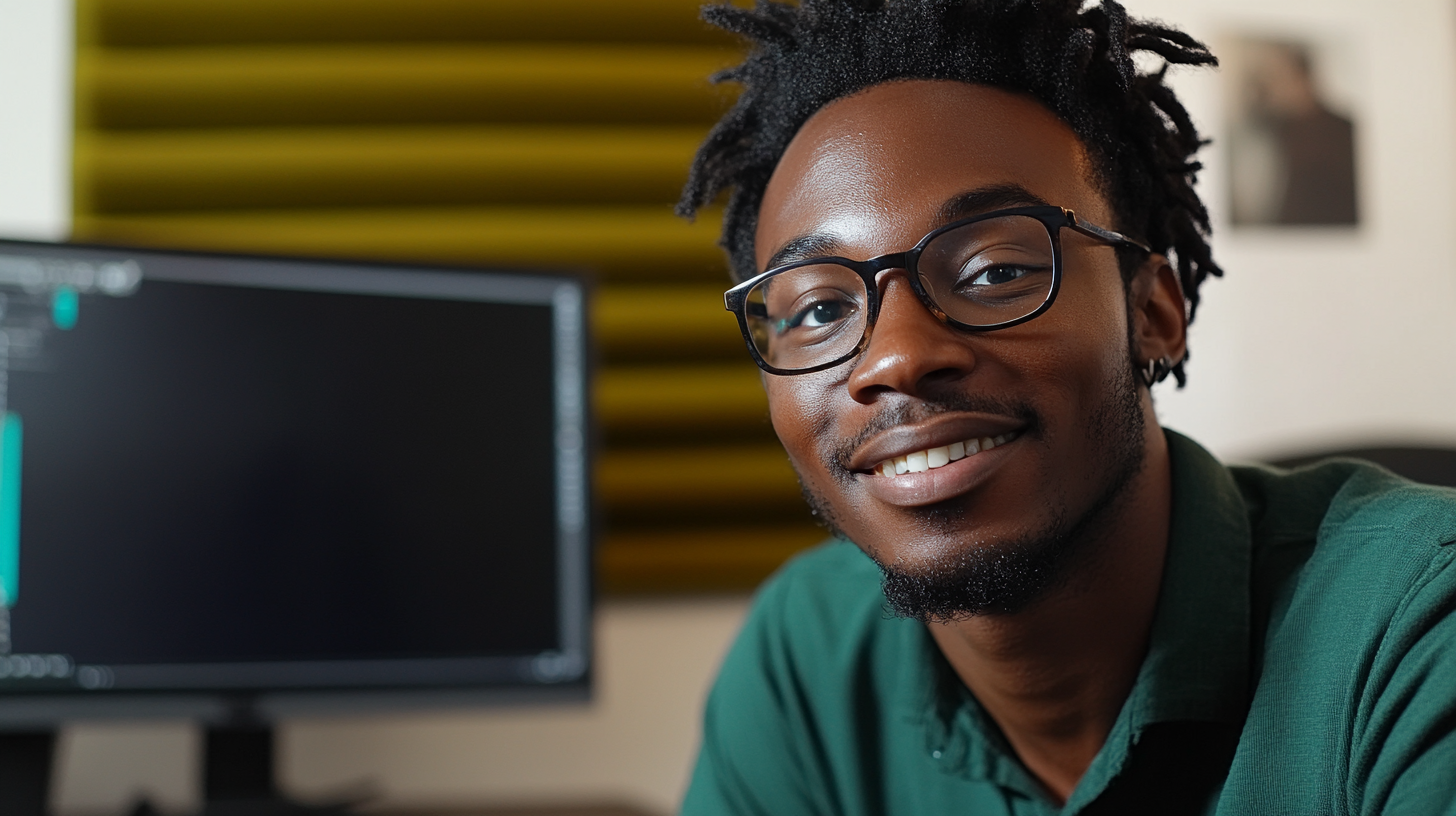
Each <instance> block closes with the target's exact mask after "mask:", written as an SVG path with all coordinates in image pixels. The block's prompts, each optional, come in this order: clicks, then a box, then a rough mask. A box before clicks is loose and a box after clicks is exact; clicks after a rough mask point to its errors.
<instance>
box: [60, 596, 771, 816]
mask: <svg viewBox="0 0 1456 816" xmlns="http://www.w3.org/2000/svg"><path fill="white" fill-rule="evenodd" d="M746 608H747V599H746V598H743V597H738V596H732V597H714V598H691V599H664V600H652V601H620V600H619V601H608V602H606V603H603V604H601V605H599V607H598V610H597V615H596V628H597V639H596V645H597V667H596V668H597V673H596V676H595V678H594V680H595V684H596V689H595V699H594V701H593V702H592V703H591V704H590V705H573V706H554V707H537V708H519V709H506V710H481V711H443V712H438V713H434V714H423V715H422V714H412V715H408V716H400V715H396V716H377V717H354V718H339V719H320V720H313V721H295V722H291V723H287V724H285V725H284V727H283V728H282V730H281V734H280V736H281V746H280V748H281V756H280V758H279V764H280V768H279V776H280V781H281V782H282V783H283V784H284V786H285V787H286V788H287V789H288V790H289V791H290V792H291V793H293V794H294V795H296V796H299V797H305V798H313V799H322V800H328V799H330V798H337V797H339V796H349V795H351V794H357V793H368V794H372V795H377V796H380V797H383V799H384V800H385V801H388V802H390V803H392V804H397V805H409V806H421V807H431V806H449V805H481V804H499V805H515V804H522V803H546V804H554V803H561V804H572V803H616V804H626V805H632V806H636V807H639V808H642V809H644V810H647V811H648V812H656V813H670V812H672V811H673V810H675V809H676V806H677V802H678V800H679V799H680V798H681V796H682V792H683V788H684V786H685V784H686V781H687V775H688V771H689V769H690V767H691V763H692V761H693V758H694V756H695V754H696V751H697V741H698V717H699V714H700V709H701V708H702V704H703V699H704V696H705V694H706V691H707V688H708V684H709V682H710V681H711V680H712V676H713V674H714V672H715V670H716V668H717V665H718V661H719V660H720V659H721V657H722V654H723V652H724V651H725V650H726V648H727V645H728V643H729V641H730V640H731V639H732V637H733V635H734V633H736V632H737V630H738V626H739V624H740V622H741V620H742V616H743V613H744V611H745V610H746ZM198 744H199V741H198V734H197V731H196V729H194V728H193V727H191V726H189V725H188V724H186V723H91V724H87V725H84V726H81V727H75V728H72V729H69V730H68V731H67V732H66V733H65V734H64V735H63V738H62V746H61V750H60V752H59V753H60V759H61V762H60V765H59V767H58V769H57V771H58V778H57V779H56V783H55V791H54V794H55V795H54V798H55V805H56V807H57V810H58V811H59V812H60V813H62V814H100V813H110V814H115V813H117V812H119V811H120V810H121V808H122V807H123V806H124V805H125V804H126V803H127V802H129V801H132V800H133V799H135V798H136V797H137V796H140V795H146V796H148V797H150V798H152V799H153V801H154V802H155V803H156V804H158V805H159V806H163V807H165V808H167V809H169V810H172V811H174V812H187V811H189V810H191V809H193V808H195V806H196V804H197V802H198V800H199V798H200V797H199V791H198V785H199V782H198V777H197V765H196V750H197V746H198Z"/></svg>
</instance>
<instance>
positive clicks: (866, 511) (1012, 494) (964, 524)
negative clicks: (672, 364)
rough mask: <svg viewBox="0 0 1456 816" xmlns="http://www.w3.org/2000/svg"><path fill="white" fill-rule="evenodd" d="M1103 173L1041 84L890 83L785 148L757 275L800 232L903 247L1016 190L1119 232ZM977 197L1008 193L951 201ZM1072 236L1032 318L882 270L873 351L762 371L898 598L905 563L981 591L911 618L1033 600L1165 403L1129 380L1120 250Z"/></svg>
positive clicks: (790, 441)
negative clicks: (975, 304)
mask: <svg viewBox="0 0 1456 816" xmlns="http://www.w3.org/2000/svg"><path fill="white" fill-rule="evenodd" d="M1092 175H1093V174H1092V168H1091V164H1090V161H1089V158H1088V156H1087V154H1086V151H1085V149H1084V148H1083V146H1082V145H1081V143H1080V142H1079V140H1078V139H1077V138H1076V136H1075V135H1074V134H1073V133H1072V132H1071V130H1070V129H1068V128H1067V127H1066V126H1065V125H1064V124H1062V123H1061V122H1060V121H1059V120H1058V119H1057V118H1056V117H1055V116H1054V115H1053V114H1052V113H1051V112H1050V111H1048V110H1047V109H1045V108H1044V107H1042V106H1041V105H1040V104H1038V103H1036V102H1035V101H1032V100H1030V99H1028V98H1025V97H1022V96H1018V95H1014V94H1011V93H1008V92H1005V91H1000V90H996V89H992V88H988V87H984V86H977V85H968V84H963V83H957V82H948V81H907V82H896V83H889V84H884V85H879V86H875V87H873V88H870V89H868V90H866V91H863V92H861V93H859V94H857V95H855V96H852V97H849V98H846V99H842V100H839V101H836V102H834V103H832V104H830V105H828V106H826V107H825V108H824V109H822V110H821V111H820V112H819V113H818V114H816V115H815V116H814V117H813V118H812V119H810V120H809V122H807V123H806V124H805V125H804V127H803V128H802V130H801V131H800V132H799V134H798V135H797V136H796V137H795V138H794V140H793V142H792V143H791V144H790V145H789V148H788V149H787V150H786V151H785V153H784V155H783V158H782V159H781V161H780V163H779V165H778V167H777V168H776V170H775V171H774V175H773V177H772V179H771V180H770V181H769V184H768V186H767V188H766V190H765V194H764V200H763V204H762V207H761V208H760V211H759V226H758V230H757V233H756V237H755V240H756V253H757V256H756V260H757V262H758V266H759V269H760V270H762V269H764V268H767V267H768V266H769V265H770V262H771V261H772V263H773V264H778V263H783V262H786V261H787V260H793V259H795V258H797V257H799V256H798V255H790V256H788V257H785V256H784V254H783V253H782V250H784V249H785V247H786V246H788V245H789V244H790V242H794V241H796V240H798V239H804V238H806V237H807V238H811V239H812V240H810V241H807V242H805V241H802V240H800V241H799V243H798V244H797V245H798V246H805V245H808V246H812V247H813V249H812V250H811V252H810V254H813V255H841V256H845V257H848V258H854V259H867V258H872V257H876V256H879V255H883V254H888V253H893V252H901V251H904V250H906V249H909V248H910V247H912V246H914V245H915V244H916V243H917V242H918V241H919V240H920V239H921V237H922V236H924V235H925V234H926V233H927V232H929V231H931V230H933V229H935V228H936V227H939V226H941V225H943V224H945V223H947V222H948V221H951V220H955V219H957V218H963V217H966V216H968V215H973V214H975V212H976V211H977V210H988V209H996V208H1002V207H1009V206H1018V205H1023V204H1028V205H1029V204H1038V203H1048V204H1054V205H1057V206H1060V207H1066V208H1070V209H1072V210H1074V211H1076V213H1077V215H1078V216H1080V217H1081V218H1083V219H1085V220H1087V221H1090V222H1092V223H1095V224H1099V225H1102V226H1106V227H1109V228H1113V229H1116V228H1118V226H1119V225H1118V224H1116V222H1115V219H1114V218H1113V214H1112V212H1111V211H1110V209H1109V207H1108V204H1107V202H1106V201H1105V199H1104V198H1103V196H1102V194H1101V193H1100V192H1098V190H1097V189H1096V188H1095V186H1094V183H1093V182H1092V180H1091V179H1092ZM983 191H993V192H995V193H996V195H993V196H990V197H989V199H994V200H983V201H981V202H979V203H976V204H974V205H973V206H972V207H971V211H966V208H965V207H961V208H959V209H957V208H956V207H955V206H954V205H955V204H956V203H957V202H961V203H964V202H966V201H969V200H972V199H974V198H975V196H974V195H973V194H975V193H977V192H983ZM1017 191H1020V192H1017ZM968 194H971V195H968ZM982 198H983V199H986V198H987V197H985V196H983V197H982ZM1060 237H1061V241H1062V247H1063V253H1064V259H1065V261H1064V276H1063V280H1062V288H1061V291H1060V293H1059V294H1058V296H1057V300H1056V303H1055V304H1054V305H1053V306H1052V307H1051V309H1050V310H1048V311H1047V312H1046V313H1045V314H1043V315H1042V316H1040V317H1038V318H1037V319H1035V320H1032V321H1030V322H1028V323H1024V324H1022V325H1019V326H1015V327H1012V328H1009V329H1004V330H1001V331H995V332H988V333H980V334H973V333H967V332H963V331H960V330H957V329H954V328H951V327H949V326H946V325H944V324H942V323H941V322H939V321H938V320H937V319H936V318H935V317H934V316H933V315H932V314H931V313H930V312H929V311H927V310H926V308H925V307H924V306H923V305H922V304H921V303H920V301H919V300H918V299H917V298H916V296H915V294H914V292H913V291H912V290H911V288H910V287H909V285H908V284H907V282H906V278H905V272H904V270H898V269H897V270H887V271H885V272H883V273H881V275H880V277H879V281H878V283H879V288H880V292H881V296H882V305H881V309H880V314H879V318H878V321H877V323H876V325H875V327H874V328H873V330H872V333H871V337H870V340H869V345H868V347H867V348H866V349H865V351H864V352H863V353H862V354H861V355H860V356H858V357H856V358H854V359H853V360H850V361H849V362H846V363H844V364H842V365H839V366H836V367H834V368H831V369H829V370H826V371H821V372H816V373H811V374H801V375H796V376H773V375H765V378H764V380H765V387H766V389H767V391H768V397H769V405H770V409H771V413H772V417H773V424H774V428H775V430H776V431H777V433H778V435H779V438H780V439H781V440H782V441H783V444H784V447H785V448H786V449H787V450H788V453H789V457H790V459H791V460H792V462H793V464H794V466H795V468H796V469H797V470H798V473H799V476H800V479H801V480H802V482H803V484H804V487H805V490H806V493H807V494H808V495H809V496H810V500H811V502H812V503H813V504H814V505H815V507H816V509H817V510H818V511H819V512H820V514H821V515H823V516H825V517H826V521H828V522H829V523H830V524H831V525H833V526H834V527H835V528H837V529H838V530H839V531H840V532H842V533H843V534H844V535H846V536H847V537H849V538H850V539H851V540H852V541H854V542H855V543H856V544H858V545H859V546H860V547H861V548H862V549H864V550H865V551H866V552H867V553H869V554H870V555H871V556H872V557H874V558H875V560H876V561H878V562H879V563H880V564H881V566H882V567H885V568H886V569H887V573H888V575H889V579H887V592H888V591H889V589H890V586H891V579H894V578H895V577H896V576H899V577H900V578H901V579H905V580H908V581H909V582H910V584H909V586H910V589H909V590H908V591H909V592H910V593H911V594H912V595H914V594H916V593H917V592H921V589H920V588H917V587H920V586H921V585H919V584H916V582H917V581H921V580H923V579H926V580H930V581H931V583H932V584H933V583H934V581H935V580H939V581H940V582H941V583H942V584H945V583H948V584H950V585H951V589H952V591H953V593H954V592H960V591H961V589H962V588H964V589H965V593H968V594H966V595H965V597H957V598H953V599H951V600H949V601H945V600H944V599H942V600H940V601H937V600H935V599H934V598H928V597H927V598H920V599H919V600H918V601H917V600H916V599H915V598H911V599H910V600H909V602H908V603H907V604H906V605H905V606H904V607H903V611H906V613H907V614H913V615H917V616H931V617H946V616H954V615H956V614H963V613H976V612H987V611H1011V610H1013V609H1015V608H1019V607H1020V606H1022V605H1024V604H1025V603H1027V602H1029V601H1030V600H1032V599H1034V598H1035V597H1036V595H1037V594H1038V593H1039V592H1040V591H1041V590H1042V589H1044V588H1045V587H1046V585H1047V584H1048V583H1049V582H1050V581H1051V580H1052V578H1053V577H1054V573H1055V572H1056V569H1055V567H1056V566H1057V565H1058V564H1059V563H1060V562H1061V561H1062V560H1063V559H1062V555H1064V554H1065V552H1066V551H1067V550H1068V548H1069V546H1070V542H1075V541H1077V540H1079V539H1085V538H1087V537H1088V536H1089V535H1093V537H1095V535H1094V534H1093V532H1092V528H1094V527H1096V526H1097V525H1095V524H1093V522H1094V521H1095V520H1096V519H1097V518H1099V517H1102V516H1105V515H1106V514H1107V512H1108V511H1109V509H1110V508H1115V506H1116V504H1117V499H1118V497H1119V494H1120V493H1121V492H1122V488H1123V487H1124V486H1125V485H1127V484H1128V483H1129V481H1130V480H1131V479H1132V478H1133V476H1134V475H1135V474H1136V473H1137V472H1138V470H1139V468H1140V467H1141V464H1142V452H1143V443H1144V440H1145V438H1146V434H1147V432H1148V422H1147V420H1146V417H1148V416H1150V413H1149V411H1150V406H1151V404H1150V402H1149V401H1148V400H1147V399H1146V396H1145V394H1144V393H1143V392H1142V391H1141V390H1140V389H1138V388H1137V387H1136V386H1135V385H1134V383H1133V380H1132V372H1133V367H1132V363H1131V361H1130V359H1129V349H1128V338H1129V331H1128V324H1127V319H1128V310H1127V299H1126V295H1125V293H1124V287H1123V283H1122V279H1121V277H1120V274H1119V272H1118V266H1117V258H1116V255H1115V253H1114V251H1113V250H1112V249H1111V248H1110V247H1108V246H1106V245H1104V244H1099V243H1097V242H1095V241H1093V240H1091V239H1089V238H1086V237H1084V236H1081V235H1079V234H1077V233H1074V232H1072V231H1070V230H1063V231H1062V233H1061V236H1060ZM776 256H777V257H776ZM998 437H1005V438H1006V439H1007V441H1005V442H1004V444H996V445H994V447H992V448H991V449H990V450H983V451H981V452H979V453H976V454H974V455H971V456H966V457H965V458H962V459H959V460H957V461H952V462H950V463H949V464H946V465H943V466H941V467H938V468H934V469H931V470H927V471H924V472H918V473H905V474H902V475H896V476H887V475H884V472H883V470H882V468H881V467H880V466H881V464H882V463H883V462H884V461H885V460H892V459H894V458H896V457H900V456H906V455H908V454H914V453H918V452H923V451H927V450H929V449H932V448H938V447H943V446H950V445H952V444H953V443H956V442H967V441H969V440H972V439H975V440H981V439H984V438H991V439H993V440H994V439H996V438H998ZM967 585H968V586H967ZM938 591H940V590H935V589H932V590H929V594H930V595H934V594H935V593H936V592H938ZM921 594H924V593H923V592H922V593H921ZM891 600H892V602H896V598H895V597H894V595H893V594H892V596H891ZM916 603H921V604H922V607H919V608H917V607H916ZM899 605H900V604H898V603H897V606H899Z"/></svg>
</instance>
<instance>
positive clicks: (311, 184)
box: [74, 0, 823, 592]
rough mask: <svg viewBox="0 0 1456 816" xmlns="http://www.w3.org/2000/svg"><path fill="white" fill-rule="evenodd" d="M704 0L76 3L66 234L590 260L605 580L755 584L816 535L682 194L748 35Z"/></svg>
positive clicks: (473, 259) (707, 245)
mask: <svg viewBox="0 0 1456 816" xmlns="http://www.w3.org/2000/svg"><path fill="white" fill-rule="evenodd" d="M697 6H698V2H697V0H207V2H198V0H80V2H79V5H78V9H77V11H78V37H79V42H78V49H77V66H76V68H77V70H76V100H77V102H76V105H77V109H76V129H77V130H76V140H75V191H74V193H75V198H74V200H75V208H76V212H75V221H74V223H75V237H76V239H78V240H86V241H96V242H105V243H120V244H132V245H143V246H156V247H178V248H191V249H212V250H223V251H244V252H265V253H281V254H296V255H321V256H334V257H344V258H364V259H380V260H399V261H420V262H438V263H451V264H475V265H483V266H504V267H512V268H571V269H580V270H586V271H589V272H590V273H592V274H594V275H595V276H596V279H597V282H598V284H597V287H596V292H595V304H594V311H593V332H594V336H595V339H596V346H597V349H598V368H597V379H596V388H595V395H594V396H595V406H596V419H597V427H598V430H599V433H598V466H597V473H596V486H597V495H598V499H599V507H598V509H599V514H600V519H601V521H602V525H601V530H602V535H601V538H600V548H599V559H598V563H599V579H600V585H601V587H602V588H603V589H605V590H606V591H609V592H611V591H631V592H636V591H685V590H692V591H697V590H720V589H738V588H744V587H747V586H751V585H752V584H753V583H755V582H757V581H758V580H759V579H761V578H762V577H763V576H764V575H766V574H767V573H768V572H769V571H771V570H772V569H773V568H774V567H775V566H777V565H778V564H779V563H781V562H782V561H783V560H784V559H785V558H787V557H788V556H789V555H791V554H792V553H794V552H796V551H797V550H799V549H802V548H803V547H805V546H807V545H809V544H811V543H813V542H814V541H816V540H818V539H819V538H820V537H822V535H823V533H822V531H820V530H819V529H818V528H816V527H815V526H814V525H813V524H812V521H811V519H810V516H809V514H808V512H807V511H806V510H805V509H804V507H803V502H802V499H801V498H800V496H799V490H798V485H797V483H796V481H795V478H794V474H793V471H792V469H791V468H790V467H789V465H788V462H787V459H786V457H785V456H784V453H783V451H782V449H780V448H779V447H778V446H777V444H776V443H775V442H774V440H773V435H772V430H771V428H770V427H769V423H768V416H767V407H766V405H765V403H764V398H763V393H762V389H761V387H760V383H759V375H758V373H757V369H755V368H754V367H753V366H752V364H751V363H749V361H748V359H747V356H746V354H745V353H744V350H743V344H742V340H741V338H739V336H738V333H737V329H736V327H735V325H734V322H733V319H732V317H731V316H729V315H728V314H727V313H726V312H724V311H723V310H722V290H723V288H724V285H725V282H726V280H727V273H726V269H725V266H724V262H723V258H722V255H721V253H720V251H719V249H718V248H717V246H716V243H715V242H716V239H717V231H718V218H717V216H716V214H713V213H709V214H708V215H706V216H704V217H702V218H700V219H699V220H698V222H696V223H692V224H689V223H686V222H683V221H681V220H680V219H677V218H676V217H675V216H673V214H672V202H673V201H674V200H675V199H676V196H677V192H678V189H679V188H680V186H681V184H682V181H683V179H684V176H685V174H686V170H687V166H688V163H689V161H690V159H691V156H692V153H693V150H694V149H695V148H696V146H697V144H698V142H699V141H700V140H701V139H702V137H703V135H704V134H705V133H706V131H707V128H708V126H709V125H710V124H711V123H712V121H713V120H714V119H715V118H716V117H717V116H718V115H719V114H721V113H722V111H723V110H725V109H726V107H727V105H728V104H730V103H731V101H732V96H731V93H732V91H731V89H725V88H721V87H714V86H712V85H710V84H709V83H708V82H707V81H706V77H707V76H708V75H709V74H710V73H712V72H714V71H716V70H719V69H721V68H723V67H726V66H728V65H731V64H733V63H734V62H735V61H736V59H737V56H738V55H737V53H736V52H735V50H734V49H735V46H734V44H733V43H732V42H731V41H730V40H728V39H727V38H725V37H723V36H722V35H721V34H719V33H717V32H715V31H713V30H711V29H710V28H708V27H707V26H705V25H703V24H702V23H701V22H699V21H698V19H697Z"/></svg>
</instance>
